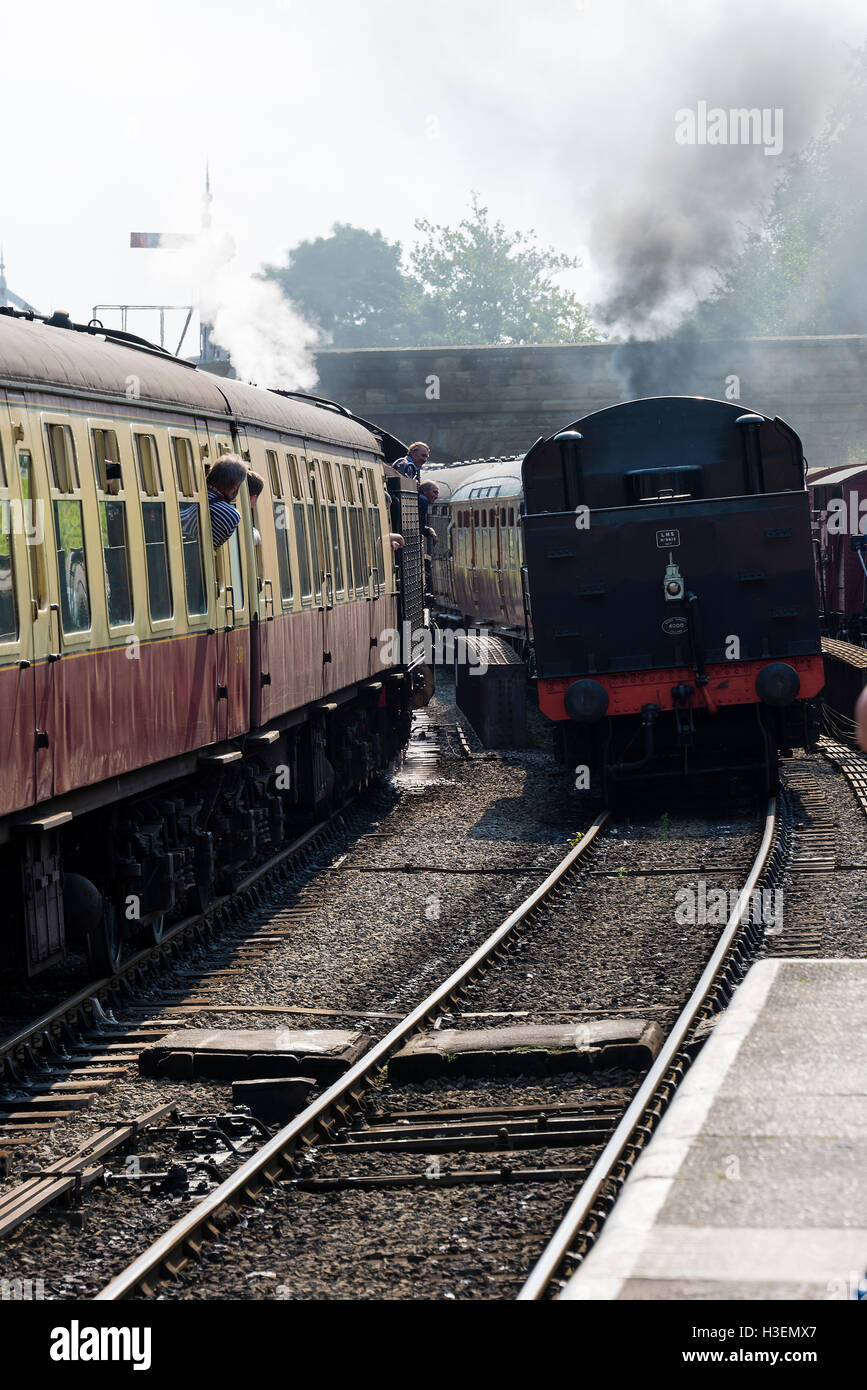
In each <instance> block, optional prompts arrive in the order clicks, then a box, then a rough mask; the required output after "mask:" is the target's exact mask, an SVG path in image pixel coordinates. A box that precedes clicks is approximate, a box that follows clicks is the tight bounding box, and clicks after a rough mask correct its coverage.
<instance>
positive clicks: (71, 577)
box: [54, 499, 90, 632]
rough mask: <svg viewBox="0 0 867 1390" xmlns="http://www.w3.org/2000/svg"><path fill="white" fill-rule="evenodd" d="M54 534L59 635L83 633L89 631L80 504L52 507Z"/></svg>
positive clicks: (88, 604) (88, 606)
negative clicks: (58, 599)
mask: <svg viewBox="0 0 867 1390" xmlns="http://www.w3.org/2000/svg"><path fill="white" fill-rule="evenodd" d="M54 534H55V537H56V540H57V575H58V578H59V580H60V617H61V622H62V623H63V631H64V632H87V630H88V628H89V627H90V593H89V590H88V584H87V558H86V556H85V552H84V529H83V523H82V517H81V503H80V502H74V501H72V500H71V499H69V500H67V499H64V500H63V501H56V502H55V503H54Z"/></svg>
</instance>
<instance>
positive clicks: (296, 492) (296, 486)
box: [286, 454, 302, 502]
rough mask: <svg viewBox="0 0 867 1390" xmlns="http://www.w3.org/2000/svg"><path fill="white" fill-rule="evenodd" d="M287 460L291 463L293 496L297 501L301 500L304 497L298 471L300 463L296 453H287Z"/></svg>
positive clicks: (290, 475) (290, 472) (290, 479)
mask: <svg viewBox="0 0 867 1390" xmlns="http://www.w3.org/2000/svg"><path fill="white" fill-rule="evenodd" d="M286 462H287V463H288V465H289V482H290V485H291V487H292V496H293V497H294V498H295V500H296V501H298V502H300V500H301V497H302V492H301V477H300V474H299V472H298V463H297V461H296V458H295V455H294V454H287V455H286Z"/></svg>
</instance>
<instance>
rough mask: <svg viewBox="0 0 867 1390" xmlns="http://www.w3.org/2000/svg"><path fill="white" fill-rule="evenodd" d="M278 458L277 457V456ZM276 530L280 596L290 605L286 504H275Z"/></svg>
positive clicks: (290, 584)
mask: <svg viewBox="0 0 867 1390" xmlns="http://www.w3.org/2000/svg"><path fill="white" fill-rule="evenodd" d="M275 458H276V455H275ZM274 530H275V531H276V533H277V569H278V570H279V572H280V595H281V597H282V598H283V599H284V600H285V601H286V602H287V603H288V602H291V599H292V564H291V560H290V556H289V513H288V512H287V510H286V503H285V502H281V501H279V500H278V501H276V502H275V503H274Z"/></svg>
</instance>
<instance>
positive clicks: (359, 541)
mask: <svg viewBox="0 0 867 1390" xmlns="http://www.w3.org/2000/svg"><path fill="white" fill-rule="evenodd" d="M349 534H350V536H351V539H352V568H353V570H354V572H355V592H356V593H364V589H365V582H366V579H367V565H366V564H365V562H364V540H363V538H362V535H361V511H360V509H359V508H358V507H353V508H352V511H351V512H350V513H349Z"/></svg>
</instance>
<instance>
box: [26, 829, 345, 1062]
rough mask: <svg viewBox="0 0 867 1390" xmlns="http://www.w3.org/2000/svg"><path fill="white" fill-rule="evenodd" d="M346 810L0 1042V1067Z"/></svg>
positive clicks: (148, 961) (153, 958)
mask: <svg viewBox="0 0 867 1390" xmlns="http://www.w3.org/2000/svg"><path fill="white" fill-rule="evenodd" d="M345 810H347V807H346V806H342V807H341V808H340V810H339V811H335V812H334V814H333V815H332V816H330V817H329V818H328V819H326V820H322V821H317V823H316V824H315V825H313V826H311V827H310V829H309V830H305V831H304V832H303V834H301V835H299V836H298V838H297V839H295V840H293V841H292V843H291V844H289V845H286V846H285V847H284V848H283V849H281V850H279V851H278V852H277V853H276V854H274V855H272V856H271V858H270V859H267V860H266V861H265V863H264V864H259V865H258V866H257V867H256V868H254V869H252V870H251V871H250V873H248V874H246V875H245V876H244V878H242V879H241V880H240V882H239V883H238V884H237V885H236V887H235V888H233V890H232V892H231V893H225V894H223V896H222V897H220V898H215V899H214V901H213V902H212V903H209V904H208V906H207V908H206V909H205V911H204V912H197V913H194V914H193V915H192V916H190V917H184V918H183V919H182V920H181V921H180V922H176V923H175V924H174V926H172V927H170V928H169V929H168V930H167V931H166V932H165V934H164V935H163V938H162V940H161V941H160V942H159V943H155V944H154V945H153V946H143V947H142V948H141V950H139V951H136V952H135V954H134V955H132V956H130V957H129V959H128V960H125V961H123V963H122V964H121V966H120V969H119V970H117V971H116V972H115V974H114V975H105V976H103V977H102V979H99V980H93V981H92V982H91V983H90V984H88V985H85V986H84V988H83V989H80V990H78V991H77V992H76V993H75V994H72V995H70V996H69V998H68V999H65V1000H64V1001H63V1003H62V1004H56V1005H55V1006H54V1008H53V1009H49V1011H48V1012H47V1013H45V1014H42V1016H41V1017H40V1018H38V1019H36V1020H35V1022H33V1023H27V1024H25V1025H24V1027H23V1028H20V1029H19V1030H18V1032H16V1033H13V1034H12V1035H11V1036H10V1037H8V1038H3V1039H0V1063H2V1061H3V1058H4V1057H9V1056H13V1055H14V1054H15V1053H16V1052H18V1051H20V1050H21V1049H22V1048H25V1047H28V1046H30V1045H31V1044H32V1043H33V1041H34V1039H36V1038H38V1037H39V1036H40V1034H45V1033H48V1032H50V1030H51V1029H53V1028H55V1027H56V1026H57V1025H58V1024H60V1023H63V1022H64V1020H69V1019H70V1017H74V1016H75V1015H76V1014H77V1013H79V1012H80V1011H81V1010H82V1009H84V1008H86V1006H87V1005H88V1004H94V1003H97V1004H98V1003H99V1001H100V997H101V996H104V995H106V994H108V993H110V992H111V991H112V990H114V989H115V988H116V987H117V985H118V984H119V982H120V981H121V980H125V979H126V977H127V976H129V975H135V973H136V971H138V970H140V969H142V968H143V967H144V966H147V965H150V964H153V963H155V962H158V961H159V960H160V959H161V958H162V957H163V956H164V955H166V954H167V952H166V948H167V947H168V946H169V945H171V944H172V943H174V942H177V941H178V939H179V938H180V937H183V936H185V935H187V933H189V932H191V931H194V930H195V928H196V927H201V926H204V925H205V924H206V923H207V921H208V918H209V917H211V916H213V915H215V914H216V913H218V912H222V911H224V910H225V909H226V908H227V907H231V905H232V903H233V902H234V901H235V899H236V898H238V897H240V896H241V894H242V893H245V892H246V891H247V889H248V888H252V886H253V885H254V884H255V883H257V882H258V881H259V879H261V878H264V877H265V876H266V875H267V874H269V873H271V871H272V870H273V869H276V868H277V867H278V865H280V864H282V863H283V862H284V860H286V859H291V858H292V856H293V855H296V854H299V853H300V852H301V850H303V849H304V848H306V846H307V845H308V844H309V843H310V842H311V840H314V839H315V838H316V836H317V835H321V834H322V832H323V831H324V830H327V829H328V827H329V826H330V825H331V823H332V821H334V820H336V819H337V818H338V816H339V815H340V814H341V813H342V812H343V811H345ZM0 1075H2V1067H0Z"/></svg>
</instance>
